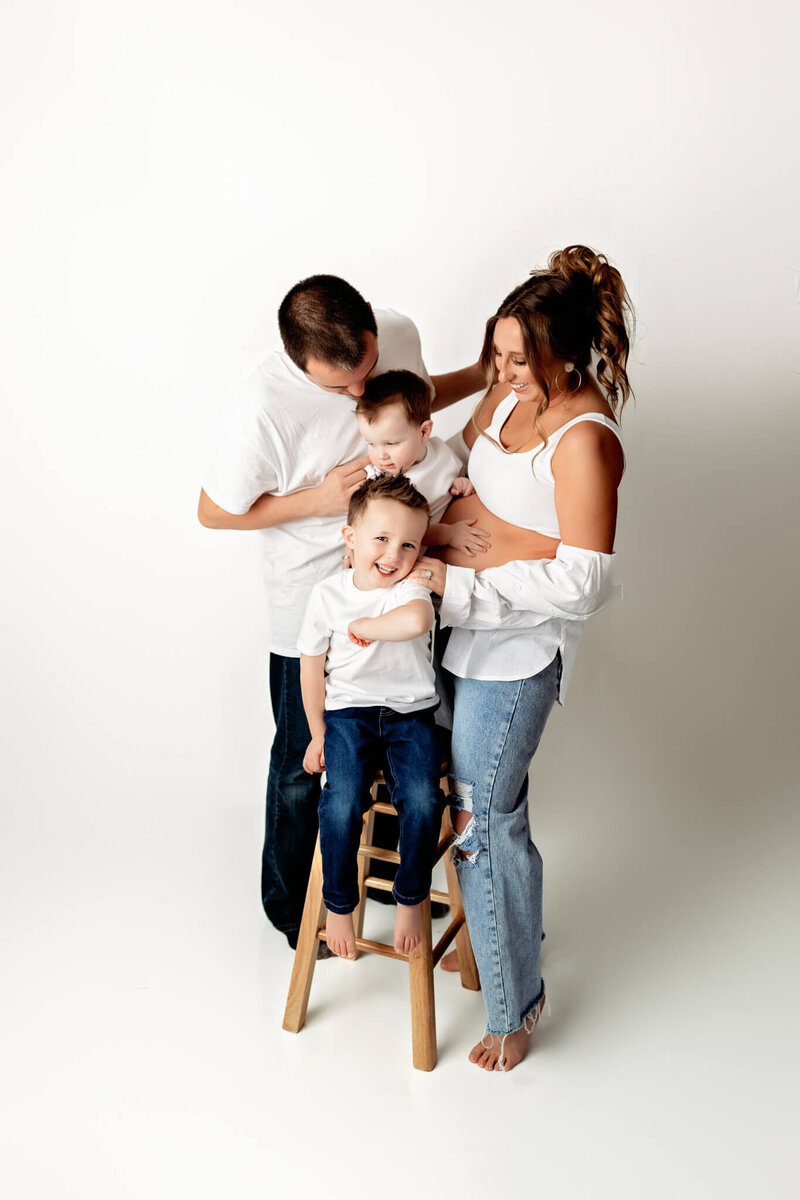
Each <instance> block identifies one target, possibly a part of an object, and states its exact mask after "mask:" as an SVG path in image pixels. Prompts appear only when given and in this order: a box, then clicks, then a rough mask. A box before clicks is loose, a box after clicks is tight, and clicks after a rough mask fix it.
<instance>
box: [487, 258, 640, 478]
mask: <svg viewBox="0 0 800 1200" xmlns="http://www.w3.org/2000/svg"><path fill="white" fill-rule="evenodd" d="M503 317H514V318H515V319H516V321H517V322H518V324H519V327H520V332H521V333H522V344H523V347H524V350H525V361H526V362H527V364H528V366H529V368H530V370H531V374H532V375H533V377H534V379H535V380H536V382H537V383H538V385H539V387H540V388H541V389H542V392H543V393H544V397H543V399H542V401H541V403H540V404H539V407H538V408H537V410H536V413H535V414H534V418H533V424H534V427H535V429H536V432H537V433H538V435H539V437H540V438H541V439H542V445H541V446H540V447H539V449H538V450H537V454H539V453H541V451H542V450H543V449H544V448H545V446H546V445H547V434H546V433H545V431H544V429H543V428H542V424H541V417H542V416H543V414H544V413H545V412H546V411H547V409H548V408H549V407H550V387H549V385H548V381H547V378H546V376H545V374H544V371H543V369H542V358H541V355H542V351H548V350H549V352H550V354H551V355H552V356H553V358H555V359H556V360H558V361H562V362H573V363H574V364H575V366H576V367H577V368H578V370H579V371H580V372H581V377H582V378H585V377H586V374H587V372H588V370H589V367H590V365H591V361H592V353H593V352H594V353H595V354H596V355H597V366H596V375H597V381H598V383H599V384H600V385H601V387H602V388H603V389H604V390H605V392H606V395H607V397H608V403H609V404H610V405H611V411H612V412H613V413H614V415H615V416H616V415H618V414H619V413H621V412H622V409H623V408H624V406H625V402H626V401H627V400H628V398H629V396H630V395H631V394H632V393H631V385H630V382H629V380H628V375H627V372H626V369H625V368H626V364H627V361H628V352H629V350H630V343H631V339H632V337H633V328H634V312H633V305H632V304H631V300H630V296H629V295H628V291H627V288H626V287H625V284H624V283H623V282H622V276H621V275H620V273H619V271H618V270H617V269H616V267H612V266H611V264H610V263H609V261H608V259H607V258H606V257H605V255H603V254H596V253H595V252H594V250H590V249H589V247H588V246H567V248H566V249H565V250H557V251H555V252H554V253H553V254H551V255H550V258H549V259H548V262H547V267H546V269H545V270H539V271H531V277H530V279H526V281H525V282H524V283H521V284H520V285H519V287H516V288H514V290H513V292H511V293H510V294H509V295H508V296H506V298H505V300H504V301H503V303H502V304H501V305H500V307H499V308H498V310H497V312H496V313H495V314H494V316H493V317H490V318H489V320H488V321H487V322H486V336H485V337H484V341H483V349H482V351H481V357H480V364H481V366H482V367H483V371H484V374H485V376H486V389H487V390H486V392H485V394H484V395H483V396H482V397H481V399H480V401H479V402H478V405H477V407H476V409H475V411H474V413H473V414H472V422H473V424H474V426H475V428H476V430H477V431H478V433H479V434H480V435H481V436H482V437H486V438H488V439H489V441H491V442H493V443H494V444H495V445H499V443H497V442H495V439H494V438H492V437H490V436H489V434H487V433H486V431H485V430H484V429H482V428H481V426H480V420H479V419H480V416H481V413H482V411H483V409H484V406H485V404H486V401H487V400H488V398H489V394H490V392H491V390H492V388H493V387H494V385H495V384H496V383H497V370H496V367H495V362H494V349H493V347H494V329H495V325H496V324H497V322H498V321H499V320H500V319H501V318H503ZM500 449H501V450H504V449H505V448H504V447H503V446H500ZM534 457H535V456H534Z"/></svg>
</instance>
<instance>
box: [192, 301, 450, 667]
mask: <svg viewBox="0 0 800 1200" xmlns="http://www.w3.org/2000/svg"><path fill="white" fill-rule="evenodd" d="M375 321H376V324H377V327H378V352H379V357H378V363H377V366H376V368H375V373H376V374H378V375H382V374H383V373H384V372H385V371H391V370H395V369H398V368H403V369H405V370H409V371H414V372H416V374H417V375H420V376H421V377H422V378H423V379H424V380H425V382H426V384H427V385H428V388H429V390H430V392H431V394H433V384H432V383H431V381H430V377H429V375H428V373H427V371H426V370H425V364H424V362H423V361H422V350H421V347H420V341H419V334H418V332H417V328H416V326H415V325H414V323H413V321H410V320H409V318H408V317H404V316H402V315H401V314H400V313H396V312H393V311H392V310H391V309H384V310H382V311H376V312H375ZM354 409H355V400H354V398H353V397H352V396H342V395H338V394H337V393H335V392H326V391H324V390H323V389H322V388H319V387H317V386H316V384H313V383H312V382H311V381H310V380H309V379H307V378H306V376H305V375H304V374H303V372H302V371H301V370H300V368H299V367H296V366H295V365H294V363H293V362H292V361H291V359H290V358H288V357H287V355H286V354H284V352H283V351H282V350H273V351H271V352H270V353H269V354H268V355H267V357H266V358H265V359H264V360H263V361H262V362H261V363H259V365H258V366H257V367H256V368H255V370H254V371H252V372H251V374H250V375H249V376H248V378H247V379H246V380H245V382H244V384H243V385H242V387H241V388H240V389H239V391H238V392H237V393H236V395H235V396H234V398H233V401H232V403H231V404H230V405H229V407H228V409H227V411H226V412H225V413H224V415H223V418H222V421H221V424H220V427H219V431H218V434H217V439H216V443H215V447H214V451H213V453H212V455H211V460H210V462H209V464H208V468H207V470H206V473H205V481H204V483H203V489H204V491H205V492H206V494H207V495H208V496H209V497H210V498H211V499H212V500H213V501H214V503H215V504H218V505H219V506H220V508H224V509H225V510H226V512H229V513H236V514H241V513H246V512H247V511H248V510H249V509H250V507H251V506H252V505H253V504H254V503H255V501H256V500H257V499H258V498H259V496H263V495H264V493H265V492H269V493H271V494H272V495H276V496H287V495H289V494H291V493H292V492H298V491H302V490H304V489H305V488H311V487H316V486H318V485H319V484H320V483H322V481H323V479H324V478H325V476H326V475H327V473H328V472H329V471H331V470H332V469H333V468H334V467H336V466H338V465H339V464H340V463H344V462H347V461H348V460H349V459H353V458H358V457H359V456H360V455H361V454H362V453H363V448H362V441H361V436H360V434H359V431H358V425H357V423H356V420H355V416H354ZM344 523H345V514H344V513H340V514H338V515H336V516H332V517H307V518H306V519H304V520H302V521H292V522H290V523H288V524H285V525H276V526H274V527H273V528H271V529H260V530H259V531H258V532H259V534H260V537H261V545H262V550H263V560H264V576H265V579H266V582H267V587H268V595H269V601H270V607H271V617H272V620H271V624H272V634H271V638H270V649H271V650H273V651H275V653H277V654H283V655H285V656H287V657H289V658H297V654H298V651H297V633H298V630H299V628H300V622H301V619H302V615H303V610H304V609H305V605H306V600H307V599H308V594H309V591H310V589H311V587H312V585H313V584H314V583H316V582H317V581H318V580H320V579H324V578H325V577H326V576H327V575H331V574H332V573H333V572H334V571H335V570H336V569H337V567H338V566H339V565H340V563H341V555H342V540H341V529H342V526H343V525H344Z"/></svg>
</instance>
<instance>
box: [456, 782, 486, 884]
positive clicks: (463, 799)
mask: <svg viewBox="0 0 800 1200" xmlns="http://www.w3.org/2000/svg"><path fill="white" fill-rule="evenodd" d="M450 810H451V811H450V815H451V818H452V821H453V841H452V843H451V849H452V854H453V862H454V863H456V864H459V863H474V862H475V859H476V858H477V857H478V853H479V851H480V845H479V843H478V834H477V827H476V825H475V818H474V816H473V815H472V784H471V783H467V782H466V781H465V780H463V779H455V778H454V777H453V776H451V777H450Z"/></svg>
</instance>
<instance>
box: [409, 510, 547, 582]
mask: <svg viewBox="0 0 800 1200" xmlns="http://www.w3.org/2000/svg"><path fill="white" fill-rule="evenodd" d="M457 521H475V522H476V523H477V525H478V526H479V527H480V529H481V530H482V531H485V532H486V533H488V535H489V537H490V538H491V545H490V546H489V548H488V549H487V550H479V551H477V552H476V553H474V554H465V553H464V552H463V551H461V550H459V549H457V547H455V546H452V545H450V546H444V547H442V561H443V562H445V563H449V564H450V565H451V566H453V567H471V568H472V569H473V570H474V571H482V570H484V569H485V568H486V567H501V566H503V565H504V564H505V563H507V562H515V561H516V560H517V559H537V558H555V556H556V550H557V549H558V546H559V541H558V538H550V537H546V536H545V534H543V533H537V532H536V531H535V530H533V529H521V528H520V526H519V525H510V524H509V523H508V521H501V520H500V518H499V517H496V516H495V515H494V513H492V512H490V511H489V509H488V508H487V507H486V505H485V504H484V503H483V501H482V500H481V498H480V496H479V495H478V494H477V492H474V493H473V494H472V495H471V496H460V497H459V498H458V499H457V500H454V501H453V503H452V504H451V505H449V507H448V508H447V510H446V512H445V514H444V516H443V517H442V523H443V524H445V525H452V524H454V523H455V522H457ZM421 582H422V583H423V586H425V581H424V580H422V581H421ZM435 590H436V591H437V592H438V594H439V595H441V592H439V591H438V588H437V589H435Z"/></svg>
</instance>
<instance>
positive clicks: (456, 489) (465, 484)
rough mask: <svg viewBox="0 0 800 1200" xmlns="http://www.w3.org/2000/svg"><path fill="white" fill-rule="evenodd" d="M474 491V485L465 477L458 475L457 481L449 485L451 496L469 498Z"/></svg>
mask: <svg viewBox="0 0 800 1200" xmlns="http://www.w3.org/2000/svg"><path fill="white" fill-rule="evenodd" d="M474 491H475V485H474V484H473V483H472V480H470V479H467V477H466V475H459V477H458V479H454V480H453V482H452V483H451V484H450V495H451V496H471V495H472V493H473V492H474Z"/></svg>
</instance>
